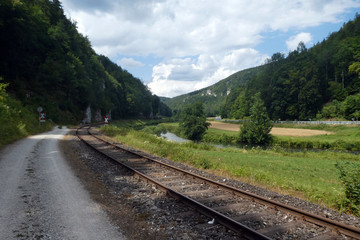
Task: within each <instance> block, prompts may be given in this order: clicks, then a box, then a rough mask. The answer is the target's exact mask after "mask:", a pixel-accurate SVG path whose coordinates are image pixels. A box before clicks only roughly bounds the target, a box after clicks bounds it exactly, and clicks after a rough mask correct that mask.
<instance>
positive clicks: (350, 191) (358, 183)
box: [335, 161, 360, 216]
mask: <svg viewBox="0 0 360 240" xmlns="http://www.w3.org/2000/svg"><path fill="white" fill-rule="evenodd" d="M335 166H336V168H337V169H338V170H339V171H340V179H341V181H342V183H343V184H344V187H345V197H346V199H345V200H344V201H343V202H342V207H344V208H345V209H346V210H347V211H350V212H352V213H353V214H354V215H357V216H360V163H358V162H349V161H345V162H337V163H336V165H335Z"/></svg>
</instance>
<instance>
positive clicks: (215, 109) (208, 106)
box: [164, 66, 262, 116]
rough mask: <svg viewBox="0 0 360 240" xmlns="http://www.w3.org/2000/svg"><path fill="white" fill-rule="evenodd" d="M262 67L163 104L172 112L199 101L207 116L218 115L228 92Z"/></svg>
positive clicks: (241, 72)
mask: <svg viewBox="0 0 360 240" xmlns="http://www.w3.org/2000/svg"><path fill="white" fill-rule="evenodd" d="M261 68H262V66H259V67H255V68H250V69H246V70H242V71H239V72H236V73H234V74H232V75H230V76H229V77H227V78H225V79H223V80H221V81H219V82H217V83H216V84H214V85H211V86H209V87H206V88H203V89H200V90H197V91H194V92H191V93H187V94H184V95H180V96H177V97H174V98H168V99H164V103H165V104H166V105H167V106H169V107H170V108H171V109H172V110H175V111H176V110H182V109H183V108H184V106H185V105H186V104H191V103H194V102H196V101H201V102H202V103H203V104H204V110H205V113H206V115H207V116H216V115H219V114H220V111H221V107H222V106H223V105H224V104H225V101H226V98H227V96H228V95H229V94H230V92H231V91H232V90H233V89H235V88H238V87H241V86H245V84H246V83H247V82H248V81H249V80H250V79H251V78H252V77H254V76H255V75H256V74H258V73H259V72H260V71H261Z"/></svg>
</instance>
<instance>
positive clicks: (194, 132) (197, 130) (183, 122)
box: [179, 102, 210, 142]
mask: <svg viewBox="0 0 360 240" xmlns="http://www.w3.org/2000/svg"><path fill="white" fill-rule="evenodd" d="M209 125H210V124H209V123H207V122H206V117H205V114H204V106H203V104H202V103H201V102H195V103H193V104H190V105H187V106H185V108H184V110H183V111H182V112H181V115H180V123H179V126H180V131H181V132H182V133H183V134H184V135H185V137H186V138H188V139H190V140H192V141H197V142H198V141H200V140H201V139H202V137H203V136H204V134H205V132H206V130H207V129H208V127H209Z"/></svg>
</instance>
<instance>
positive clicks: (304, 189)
mask: <svg viewBox="0 0 360 240" xmlns="http://www.w3.org/2000/svg"><path fill="white" fill-rule="evenodd" d="M133 123H134V122H133ZM133 123H129V122H126V121H123V122H118V123H116V125H117V126H105V127H102V130H103V131H104V132H105V134H107V135H109V136H112V137H114V138H115V139H116V140H117V141H119V142H121V143H123V144H127V145H130V146H133V147H135V148H138V149H142V150H143V151H145V152H148V153H151V154H155V155H158V156H161V157H165V158H168V159H171V160H174V161H178V162H182V163H185V164H188V165H191V166H194V167H198V168H200V169H204V170H207V171H210V172H212V173H215V174H217V175H220V176H224V177H230V178H235V179H238V180H241V181H244V182H247V183H250V184H254V185H257V186H261V187H264V188H266V189H269V190H273V191H277V192H281V193H285V194H290V195H293V196H297V197H300V198H302V199H305V200H309V201H311V202H313V203H317V204H322V205H325V206H327V207H331V208H333V209H338V210H340V211H342V210H344V211H346V210H345V208H344V209H342V206H343V204H342V203H343V202H344V201H345V188H344V184H343V183H342V181H341V180H340V178H339V177H340V173H339V170H338V169H337V168H336V167H335V165H336V163H337V162H344V161H349V162H355V163H359V162H360V161H359V156H358V155H356V154H353V153H350V152H346V151H334V150H326V149H325V150H323V151H312V150H308V151H307V150H299V149H295V150H293V149H288V148H283V147H280V146H276V145H275V146H272V147H271V148H267V149H263V148H260V147H251V148H249V147H248V148H235V147H228V148H217V147H214V146H213V145H210V144H207V143H200V144H195V143H192V142H188V143H175V142H170V141H167V140H166V139H163V138H161V137H158V136H156V135H155V134H154V132H157V133H159V132H161V131H164V129H172V131H174V132H175V131H176V123H165V124H159V125H147V124H146V122H141V121H140V122H139V121H137V122H135V123H136V124H135V126H136V129H134V128H133V127H132V126H131V125H132V124H133ZM141 126H142V127H141ZM335 129H336V130H334V131H335V132H337V133H336V134H339V136H341V135H343V134H345V133H346V132H348V134H349V135H352V136H349V139H352V138H354V137H355V136H356V134H357V133H355V135H354V134H353V132H356V131H358V130H357V129H356V128H354V127H352V128H351V129H352V131H350V130H349V129H350V128H349V127H348V128H338V127H335ZM207 134H208V135H210V136H211V135H217V136H228V137H229V138H232V137H235V135H236V133H234V132H227V131H224V130H217V129H209V130H208V133H207ZM234 134H235V135H234ZM336 134H333V135H328V137H330V138H331V139H330V140H329V139H326V141H329V142H331V141H336V140H337V139H338V138H337V137H336ZM212 137H213V136H212ZM311 138H312V137H311ZM312 139H315V140H316V141H320V140H319V139H318V138H316V137H314V138H312ZM284 141H286V140H285V139H284ZM293 141H297V140H293ZM346 141H347V140H346ZM349 141H350V140H349ZM355 214H356V213H355Z"/></svg>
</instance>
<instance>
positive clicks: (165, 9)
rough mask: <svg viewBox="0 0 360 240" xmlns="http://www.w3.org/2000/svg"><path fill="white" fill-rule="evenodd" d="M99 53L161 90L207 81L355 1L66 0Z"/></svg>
mask: <svg viewBox="0 0 360 240" xmlns="http://www.w3.org/2000/svg"><path fill="white" fill-rule="evenodd" d="M62 5H63V8H64V11H65V13H66V14H67V16H68V17H69V18H71V19H72V20H73V21H76V22H77V26H78V30H79V31H80V32H81V33H82V34H84V35H85V36H88V37H89V39H90V41H91V43H92V46H93V48H94V49H95V51H96V52H97V53H98V54H103V55H105V56H108V57H109V58H110V59H111V60H112V61H113V62H115V63H117V64H118V65H120V66H121V67H122V68H123V69H126V70H127V71H129V72H130V73H132V74H133V75H134V76H135V77H137V78H139V79H141V80H142V81H143V82H144V83H145V84H147V85H148V87H149V88H150V89H151V91H152V92H153V93H154V94H156V95H158V96H166V97H174V96H177V95H181V94H184V93H188V92H191V91H195V90H198V89H201V88H204V87H207V86H209V85H212V84H214V83H216V82H218V81H220V80H222V79H224V78H226V77H227V76H229V75H231V74H233V73H235V72H237V71H240V70H243V69H246V68H249V67H254V66H258V65H260V64H262V63H264V61H265V59H266V58H269V57H271V55H272V54H273V53H276V52H282V53H284V54H287V53H288V52H289V51H292V50H294V49H295V48H296V46H297V45H298V43H299V42H300V41H303V42H304V43H305V44H306V46H307V47H308V48H310V47H311V46H313V45H314V44H316V43H317V42H321V41H322V40H323V39H324V38H326V37H327V36H328V35H329V33H332V32H334V31H338V30H339V29H340V28H341V26H342V25H343V23H344V22H347V21H349V20H351V19H353V18H354V16H355V14H356V12H358V11H359V10H360V0H296V1H295V0H262V1H259V0H222V1H218V0H102V1H97V0H63V1H62Z"/></svg>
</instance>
